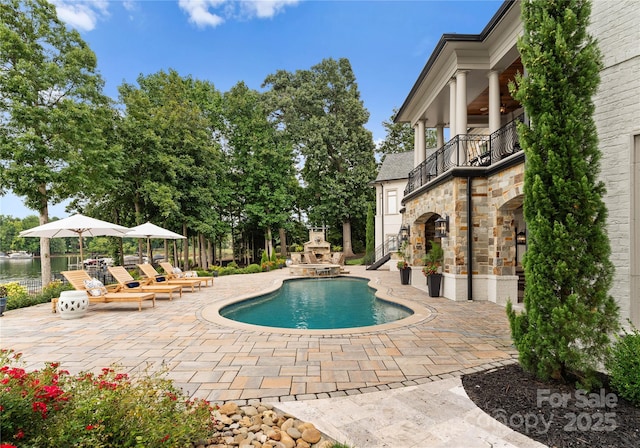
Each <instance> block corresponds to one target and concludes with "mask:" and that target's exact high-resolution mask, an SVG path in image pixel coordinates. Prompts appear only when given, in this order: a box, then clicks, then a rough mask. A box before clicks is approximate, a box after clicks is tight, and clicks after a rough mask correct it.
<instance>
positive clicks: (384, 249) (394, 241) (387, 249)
mask: <svg viewBox="0 0 640 448" xmlns="http://www.w3.org/2000/svg"><path fill="white" fill-rule="evenodd" d="M399 248H400V238H399V237H398V235H392V236H390V237H387V239H386V241H385V242H384V243H382V244H381V245H379V246H378V247H376V249H375V251H374V254H373V257H369V259H367V260H365V261H366V263H365V264H366V265H367V266H370V265H372V264H375V263H376V262H377V261H378V260H380V259H382V258H383V257H384V256H385V255H387V254H390V253H391V252H395V251H397V250H398V249H399Z"/></svg>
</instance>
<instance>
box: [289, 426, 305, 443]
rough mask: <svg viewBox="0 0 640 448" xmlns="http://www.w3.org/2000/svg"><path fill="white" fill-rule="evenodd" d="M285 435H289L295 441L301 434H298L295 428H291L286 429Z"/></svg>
mask: <svg viewBox="0 0 640 448" xmlns="http://www.w3.org/2000/svg"><path fill="white" fill-rule="evenodd" d="M287 434H289V435H290V436H291V438H292V439H296V440H297V439H299V438H300V437H302V434H300V431H298V429H297V428H293V427H292V428H289V429H287Z"/></svg>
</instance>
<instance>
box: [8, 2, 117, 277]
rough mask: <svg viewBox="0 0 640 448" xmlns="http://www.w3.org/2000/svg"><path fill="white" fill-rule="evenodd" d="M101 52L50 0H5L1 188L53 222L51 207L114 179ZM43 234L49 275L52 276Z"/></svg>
mask: <svg viewBox="0 0 640 448" xmlns="http://www.w3.org/2000/svg"><path fill="white" fill-rule="evenodd" d="M102 88H103V81H102V79H101V77H100V75H99V74H98V72H97V69H96V56H95V54H94V53H93V52H92V51H91V49H90V48H89V46H88V45H87V44H86V43H85V42H84V41H83V40H82V38H81V37H80V35H79V34H78V32H77V31H75V30H70V29H67V28H66V27H65V25H64V24H63V23H62V22H61V21H60V20H59V19H58V17H57V15H56V10H55V7H54V6H53V5H52V4H51V3H48V2H47V1H45V0H21V1H19V0H6V1H3V2H2V3H1V4H0V188H2V189H11V190H12V191H13V192H14V193H15V194H16V195H18V196H20V197H22V198H24V200H25V203H26V205H27V206H28V207H29V208H31V209H33V210H36V211H38V213H39V218H40V223H41V224H45V223H47V222H48V221H49V211H48V206H49V204H50V203H52V204H55V203H58V202H61V201H63V200H65V199H67V198H71V197H73V196H74V195H75V194H76V193H78V192H80V191H83V190H91V189H98V188H100V186H101V185H104V184H105V183H106V182H108V181H110V180H111V177H110V176H109V173H110V167H111V166H112V163H113V162H115V161H117V160H118V158H119V155H120V153H119V148H117V146H115V145H113V144H112V140H111V132H112V129H113V117H114V115H113V110H112V109H111V108H110V107H109V102H108V99H107V98H106V97H105V96H104V95H103V94H102ZM49 247H50V246H49V240H48V239H46V238H43V239H41V250H40V255H41V257H42V282H43V284H45V285H46V284H47V283H48V282H49V281H50V280H51V264H50V259H49V254H50V250H49Z"/></svg>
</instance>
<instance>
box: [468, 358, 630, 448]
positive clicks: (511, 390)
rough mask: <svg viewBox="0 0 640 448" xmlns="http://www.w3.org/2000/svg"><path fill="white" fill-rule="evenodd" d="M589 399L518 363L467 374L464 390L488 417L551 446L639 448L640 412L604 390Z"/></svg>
mask: <svg viewBox="0 0 640 448" xmlns="http://www.w3.org/2000/svg"><path fill="white" fill-rule="evenodd" d="M604 380H605V381H604V384H605V386H604V387H603V388H602V389H598V390H595V391H593V392H592V393H591V394H589V393H586V392H585V391H578V390H576V389H575V388H574V387H573V386H569V385H566V384H560V383H557V382H546V383H545V382H542V381H540V380H537V379H536V378H535V377H533V376H532V375H530V374H528V373H527V372H524V371H523V370H522V368H521V367H520V366H519V365H518V364H512V365H509V366H506V367H501V368H498V369H494V370H488V371H483V372H477V373H473V374H470V375H465V376H464V377H463V378H462V384H463V385H464V389H465V391H466V393H467V395H468V396H469V398H471V400H473V402H474V403H475V404H476V405H477V406H478V407H479V408H480V409H482V410H483V411H484V412H486V413H487V414H489V415H490V416H492V417H493V418H495V419H496V420H498V421H500V422H501V423H503V424H505V425H507V426H509V427H510V428H512V429H513V430H514V431H517V432H519V433H522V434H524V435H526V436H528V437H530V438H532V439H534V440H537V441H538V442H541V443H543V444H545V445H547V446H549V447H554V448H555V447H557V448H569V447H570V448H574V447H575V448H583V447H584V448H595V447H599V448H624V447H629V448H631V447H633V448H638V447H640V408H638V407H635V406H633V405H632V404H631V403H629V402H628V401H626V400H625V399H623V398H621V397H618V396H617V395H616V394H615V393H614V392H612V391H611V389H609V388H608V387H607V385H606V378H604Z"/></svg>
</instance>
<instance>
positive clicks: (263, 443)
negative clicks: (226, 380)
mask: <svg viewBox="0 0 640 448" xmlns="http://www.w3.org/2000/svg"><path fill="white" fill-rule="evenodd" d="M214 415H215V418H216V422H215V430H214V432H213V433H212V434H211V437H210V439H208V440H206V441H197V442H194V443H192V444H191V447H192V448H332V446H333V443H334V442H333V441H330V440H325V439H323V438H322V434H321V433H320V431H318V430H317V429H316V427H315V426H314V425H313V424H312V423H305V422H302V421H300V420H298V419H296V418H295V416H293V415H290V414H287V413H279V412H277V411H276V410H274V408H273V406H272V405H269V404H268V403H266V404H263V403H260V401H258V400H249V402H248V404H247V405H246V406H238V405H237V404H236V403H234V402H229V403H225V404H223V405H221V406H220V407H219V409H218V410H217V411H216V412H215V414H214Z"/></svg>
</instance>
